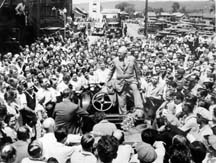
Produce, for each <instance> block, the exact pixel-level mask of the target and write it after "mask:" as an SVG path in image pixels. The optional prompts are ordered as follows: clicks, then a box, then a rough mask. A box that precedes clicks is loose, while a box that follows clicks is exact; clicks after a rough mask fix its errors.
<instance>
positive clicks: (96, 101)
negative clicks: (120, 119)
mask: <svg viewBox="0 0 216 163" xmlns="http://www.w3.org/2000/svg"><path fill="white" fill-rule="evenodd" d="M92 105H93V107H94V108H95V110H97V111H100V112H102V111H108V110H109V109H110V108H111V107H112V106H113V103H112V101H111V99H110V97H109V96H108V94H107V93H104V92H98V93H96V94H95V95H94V96H93V98H92Z"/></svg>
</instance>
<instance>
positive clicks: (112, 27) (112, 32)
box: [106, 22, 122, 38]
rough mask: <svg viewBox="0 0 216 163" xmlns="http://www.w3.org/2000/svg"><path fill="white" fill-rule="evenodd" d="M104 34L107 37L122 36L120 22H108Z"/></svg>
mask: <svg viewBox="0 0 216 163" xmlns="http://www.w3.org/2000/svg"><path fill="white" fill-rule="evenodd" d="M106 36H107V37H109V38H116V37H117V38H118V37H121V36H122V24H121V23H120V22H108V23H107V31H106Z"/></svg>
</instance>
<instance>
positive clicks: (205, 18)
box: [188, 13, 215, 25]
mask: <svg viewBox="0 0 216 163" xmlns="http://www.w3.org/2000/svg"><path fill="white" fill-rule="evenodd" d="M188 15H189V18H190V19H191V20H192V21H194V22H196V23H203V24H205V25H212V24H214V21H215V17H214V14H209V13H189V14H188Z"/></svg>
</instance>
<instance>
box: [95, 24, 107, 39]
mask: <svg viewBox="0 0 216 163" xmlns="http://www.w3.org/2000/svg"><path fill="white" fill-rule="evenodd" d="M105 31H106V26H105V23H102V22H101V23H96V24H95V26H94V28H93V31H92V35H93V36H95V35H100V36H104V35H105Z"/></svg>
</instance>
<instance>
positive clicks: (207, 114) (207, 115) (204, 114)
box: [196, 107, 212, 121]
mask: <svg viewBox="0 0 216 163" xmlns="http://www.w3.org/2000/svg"><path fill="white" fill-rule="evenodd" d="M196 113H197V114H199V115H201V116H202V117H203V118H204V119H206V120H209V121H211V120H212V116H211V113H210V111H208V110H207V109H205V108H203V107H198V108H197V109H196Z"/></svg>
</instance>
